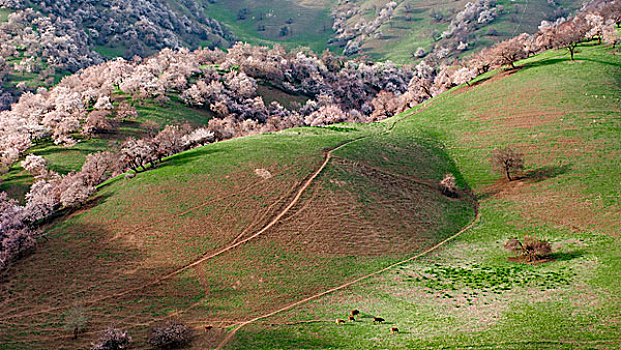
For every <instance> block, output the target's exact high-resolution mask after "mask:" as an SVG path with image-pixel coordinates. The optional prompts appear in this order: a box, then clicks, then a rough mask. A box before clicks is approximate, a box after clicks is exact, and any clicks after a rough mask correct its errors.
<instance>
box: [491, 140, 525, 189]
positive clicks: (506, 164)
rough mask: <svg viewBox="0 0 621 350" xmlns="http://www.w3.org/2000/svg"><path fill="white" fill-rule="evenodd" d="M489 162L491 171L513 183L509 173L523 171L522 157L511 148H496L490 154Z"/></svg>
mask: <svg viewBox="0 0 621 350" xmlns="http://www.w3.org/2000/svg"><path fill="white" fill-rule="evenodd" d="M491 162H492V167H493V169H494V170H495V171H496V172H498V173H500V174H504V175H506V176H507V180H509V181H513V179H512V178H511V172H514V171H516V170H522V169H524V155H523V154H522V153H520V152H518V151H516V150H514V149H513V148H511V147H506V148H497V149H495V150H494V151H493V152H492V155H491Z"/></svg>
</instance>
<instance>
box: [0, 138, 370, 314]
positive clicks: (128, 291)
mask: <svg viewBox="0 0 621 350" xmlns="http://www.w3.org/2000/svg"><path fill="white" fill-rule="evenodd" d="M368 137H369V136H367V137H361V138H357V139H354V140H350V141H347V142H345V143H343V144H341V145H339V146H337V147H336V148H333V149H331V150H330V151H328V152H327V153H326V155H325V158H324V161H323V163H322V164H321V166H320V167H319V168H318V169H317V170H315V172H314V173H313V174H312V175H311V176H310V177H309V178H308V179H307V180H306V181H305V182H304V184H303V185H302V186H301V187H300V188H299V189H298V191H297V193H296V195H295V196H294V197H293V199H292V200H291V201H290V202H289V204H288V205H287V206H286V207H285V208H284V209H283V210H281V211H280V212H279V213H278V214H277V215H276V216H275V217H274V218H272V220H270V221H269V222H268V223H267V224H266V225H265V226H263V228H261V229H260V230H259V231H257V232H256V233H255V234H253V235H252V236H249V237H248V238H245V239H242V240H239V241H237V242H234V243H232V244H230V245H228V246H226V247H224V248H221V249H220V250H218V251H216V252H214V253H210V254H206V255H203V256H202V257H200V258H199V259H197V260H195V261H193V262H191V263H189V264H187V265H184V266H182V267H179V268H177V269H175V270H174V271H172V272H169V273H167V274H165V275H163V276H161V277H159V278H157V279H155V280H153V281H151V282H149V283H146V284H143V285H141V286H139V287H135V288H130V289H126V290H124V291H122V292H118V293H114V294H110V295H106V296H102V297H99V298H94V299H90V300H86V301H83V302H82V304H83V305H91V304H95V303H98V302H102V301H105V300H109V299H113V298H119V297H123V296H126V295H128V294H131V293H134V292H138V291H141V290H144V289H146V288H149V287H152V286H155V285H158V284H160V283H162V282H164V281H166V280H168V279H170V278H172V277H175V276H177V275H179V274H181V273H183V272H185V271H187V270H189V269H191V268H193V267H195V266H197V265H200V264H202V263H204V262H206V261H208V260H211V259H213V258H215V257H218V256H220V255H222V254H224V253H226V252H229V251H231V250H233V249H235V248H237V247H239V246H241V245H243V244H245V243H247V242H249V241H252V240H254V239H256V238H258V237H259V236H261V235H263V234H264V233H265V232H266V231H268V230H269V229H271V228H272V227H274V225H276V224H277V223H278V222H279V221H280V220H281V219H282V218H283V217H284V216H285V215H287V213H289V211H290V210H291V209H292V208H293V207H294V206H295V205H296V204H297V203H298V202H299V200H300V198H302V195H303V194H304V192H305V191H306V190H307V189H308V188H309V187H310V186H311V184H312V183H313V182H314V181H315V179H316V178H317V177H318V176H319V175H320V174H321V172H322V171H323V170H324V169H325V167H326V166H327V165H328V163H330V160H331V159H332V154H333V153H334V152H335V151H337V150H339V149H341V148H343V147H345V146H347V145H350V144H352V143H354V142H358V141H360V140H363V139H366V138H368ZM68 307H70V305H61V306H55V307H50V308H47V309H43V310H38V311H32V312H24V313H19V314H15V315H9V316H5V317H2V318H0V321H5V320H10V319H14V318H19V317H30V316H36V315H40V314H45V313H50V312H53V311H58V310H63V309H66V308H68Z"/></svg>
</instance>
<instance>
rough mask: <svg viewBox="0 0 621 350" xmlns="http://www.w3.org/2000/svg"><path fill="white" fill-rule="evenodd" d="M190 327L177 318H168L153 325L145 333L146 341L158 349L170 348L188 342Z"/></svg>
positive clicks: (190, 335)
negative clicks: (168, 319)
mask: <svg viewBox="0 0 621 350" xmlns="http://www.w3.org/2000/svg"><path fill="white" fill-rule="evenodd" d="M192 337H193V332H192V328H190V327H188V326H187V325H186V324H184V323H182V322H181V321H177V320H170V321H167V322H164V323H161V324H157V325H155V326H153V327H152V328H151V329H150V330H149V333H148V334H147V343H148V344H149V345H151V346H154V347H156V348H158V349H170V348H173V347H179V346H184V345H187V344H189V343H190V341H191V340H192Z"/></svg>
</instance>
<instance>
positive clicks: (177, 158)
mask: <svg viewBox="0 0 621 350" xmlns="http://www.w3.org/2000/svg"><path fill="white" fill-rule="evenodd" d="M220 152H223V151H222V150H219V149H213V148H203V149H201V148H197V149H194V150H191V151H189V152H183V153H178V154H175V155H173V156H171V157H170V158H168V159H165V160H164V161H163V162H162V163H160V164H158V166H157V167H165V166H183V165H185V164H188V163H192V162H193V161H195V160H196V159H197V158H202V157H206V156H209V155H212V154H215V153H220Z"/></svg>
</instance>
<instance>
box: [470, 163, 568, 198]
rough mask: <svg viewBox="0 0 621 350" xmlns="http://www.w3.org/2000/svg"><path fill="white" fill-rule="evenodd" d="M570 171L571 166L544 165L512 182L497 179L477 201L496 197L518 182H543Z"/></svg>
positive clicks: (517, 177)
mask: <svg viewBox="0 0 621 350" xmlns="http://www.w3.org/2000/svg"><path fill="white" fill-rule="evenodd" d="M570 170H571V164H564V165H546V166H542V167H540V168H537V169H532V170H528V171H526V172H525V173H524V174H522V175H521V176H515V177H514V179H513V181H511V182H509V181H507V179H506V178H502V179H499V180H498V181H496V182H495V183H494V184H492V185H489V186H487V187H486V189H485V190H484V191H483V192H482V193H479V194H478V195H477V197H476V199H477V200H479V201H481V200H485V199H488V198H491V197H494V196H496V195H497V194H499V193H501V192H503V191H505V190H507V189H510V188H511V187H512V186H513V185H514V184H517V183H519V182H526V183H538V182H541V181H544V180H548V179H552V178H555V177H557V176H559V175H563V174H566V173H568V172H569V171H570Z"/></svg>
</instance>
